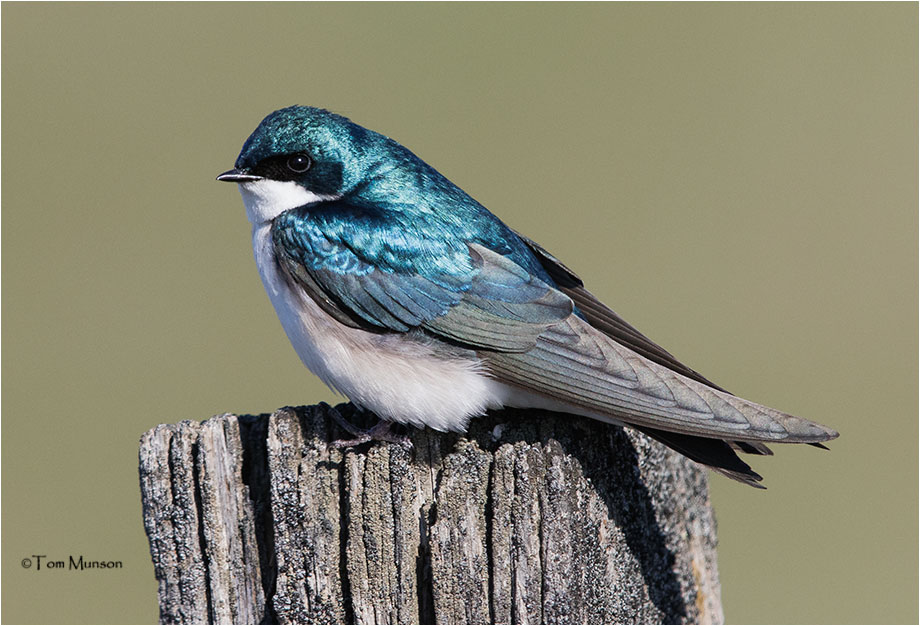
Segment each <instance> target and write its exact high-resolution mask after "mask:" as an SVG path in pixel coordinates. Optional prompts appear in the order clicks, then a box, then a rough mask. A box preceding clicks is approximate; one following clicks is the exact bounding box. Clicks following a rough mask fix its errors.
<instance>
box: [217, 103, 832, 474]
mask: <svg viewBox="0 0 920 626" xmlns="http://www.w3.org/2000/svg"><path fill="white" fill-rule="evenodd" d="M217 180H219V181H222V182H231V183H236V184H237V185H238V188H239V192H240V194H241V196H242V199H243V204H244V206H245V210H246V214H247V217H248V220H249V222H250V223H251V226H252V246H253V254H254V256H255V260H256V265H257V267H258V271H259V274H260V276H261V279H262V282H263V285H264V287H265V290H266V292H267V293H268V296H269V299H270V300H271V302H272V304H273V305H274V308H275V311H276V312H277V315H278V317H279V319H280V321H281V325H282V326H283V328H284V330H285V332H286V334H287V336H288V338H289V339H290V341H291V344H292V345H293V347H294V349H295V351H296V352H297V354H298V355H299V357H300V359H301V361H302V362H303V363H304V365H305V366H306V367H307V368H308V369H309V370H310V371H311V372H313V374H315V375H316V376H317V377H319V378H320V379H321V380H322V381H323V382H324V383H325V384H326V385H328V386H329V387H330V388H331V389H333V390H334V391H336V392H338V393H340V394H342V395H344V396H345V397H347V398H348V399H349V400H351V402H352V403H353V404H354V405H355V406H357V407H358V408H360V409H362V410H364V411H369V412H371V413H373V414H375V415H376V416H377V418H379V422H378V424H377V426H375V427H373V428H372V429H370V430H369V431H364V432H362V433H361V437H359V438H358V439H356V440H352V441H351V442H347V443H349V444H351V443H355V442H361V441H366V440H368V439H370V438H375V439H385V440H393V439H392V438H391V439H388V436H389V435H391V434H392V433H391V432H390V430H389V427H390V426H391V425H392V424H394V423H397V424H403V425H405V426H410V427H418V428H422V427H430V428H432V429H434V430H437V431H455V432H464V431H465V430H466V429H467V427H468V424H469V422H470V420H471V419H473V418H475V417H477V416H481V415H483V414H485V413H486V412H487V411H489V410H495V409H501V408H505V407H516V408H522V409H542V410H546V411H552V412H556V413H566V414H573V415H578V416H583V417H588V418H593V419H596V420H600V421H602V422H606V423H609V424H614V425H619V426H627V427H630V428H633V429H636V430H638V431H640V432H642V433H644V434H645V435H647V436H649V437H651V438H653V439H655V440H657V441H659V442H661V443H663V444H665V445H666V446H668V447H670V448H672V449H674V450H676V451H677V452H679V453H681V454H683V455H685V456H686V457H689V458H690V459H692V460H693V461H696V462H698V463H701V464H703V465H706V466H708V467H710V468H711V469H713V470H715V471H717V472H719V473H721V474H724V475H726V476H728V477H730V478H732V479H735V480H738V481H740V482H742V483H745V484H748V485H751V486H754V487H761V488H762V485H761V484H760V483H761V481H762V477H761V476H760V475H759V474H758V473H756V472H755V471H754V470H753V469H752V468H751V467H750V465H748V464H747V463H746V462H745V461H743V460H742V459H741V457H739V456H738V452H744V453H749V454H759V455H768V454H772V452H771V450H770V448H769V447H768V446H767V444H770V443H805V444H811V445H814V446H817V447H821V448H824V447H825V446H823V445H822V443H821V442H824V441H828V440H831V439H834V438H836V437H837V436H838V433H837V432H836V431H835V430H833V429H831V428H828V427H826V426H823V425H821V424H818V423H816V422H813V421H810V420H807V419H804V418H801V417H796V416H794V415H791V414H788V413H784V412H782V411H779V410H776V409H772V408H769V407H767V406H764V405H761V404H758V403H755V402H752V401H749V400H745V399H743V398H741V397H739V396H736V395H733V394H731V393H729V392H728V391H726V390H725V389H723V388H722V387H719V386H718V385H716V384H715V383H713V382H711V381H709V380H708V379H706V378H704V377H703V376H702V375H700V374H698V373H697V372H696V371H694V370H693V369H691V368H689V367H687V366H686V365H684V364H683V363H681V362H680V361H678V360H677V359H676V358H675V357H674V356H672V355H671V354H670V353H669V352H667V351H666V350H665V349H664V348H662V347H661V346H659V345H658V344H656V343H654V342H653V341H652V340H650V339H649V338H647V337H646V336H645V335H643V334H642V333H640V332H639V331H638V330H636V328H634V327H633V326H632V325H630V324H629V323H627V322H626V321H625V320H624V319H623V318H622V317H620V316H619V315H618V314H617V313H615V312H614V311H613V310H612V309H611V308H609V307H608V306H607V305H605V304H604V303H603V302H601V300H600V299H598V298H597V297H595V296H594V295H593V294H592V293H591V292H590V291H588V290H587V288H586V287H585V285H584V282H583V281H582V280H581V278H579V277H578V275H577V274H576V273H575V272H574V271H572V270H571V269H569V268H568V267H567V266H566V265H564V264H563V263H562V261H560V260H559V259H558V258H557V257H556V256H554V255H553V254H551V253H550V252H548V251H547V250H546V249H544V248H543V247H542V246H540V245H539V244H538V243H536V242H535V241H533V240H531V239H529V238H528V237H526V236H525V235H523V234H521V233H518V232H516V231H515V230H512V229H511V228H510V227H509V226H507V225H506V224H505V223H504V222H503V221H502V220H501V219H499V218H498V217H497V216H496V215H494V214H493V213H491V212H490V211H489V210H488V209H486V208H485V207H484V206H483V205H481V204H480V203H479V202H477V201H476V200H474V199H473V198H472V197H471V196H470V195H469V194H467V193H466V192H465V191H463V190H462V189H460V188H459V187H458V186H457V185H455V184H454V183H452V182H451V181H450V180H448V179H447V178H446V177H445V176H444V175H442V174H441V173H440V172H439V171H437V170H436V169H435V168H433V167H432V166H430V165H428V164H427V163H426V162H425V161H423V160H422V159H421V158H419V157H418V156H416V155H415V154H414V153H413V152H411V151H410V150H409V149H408V148H406V147H404V146H403V145H401V144H400V143H398V142H397V141H395V140H393V139H391V138H389V137H387V136H385V135H383V134H380V133H377V132H375V131H373V130H370V129H368V128H365V127H363V126H361V125H359V124H356V123H354V122H352V121H351V120H349V119H348V118H346V117H344V116H341V115H338V114H336V113H333V112H331V111H328V110H326V109H322V108H316V107H310V106H290V107H286V108H282V109H279V110H277V111H275V112H273V113H271V114H269V115H268V116H267V117H265V118H264V119H263V120H262V122H261V123H260V124H259V125H258V127H257V128H256V129H255V130H254V131H253V132H252V134H251V135H250V136H249V137H248V138H247V139H246V141H245V143H244V144H243V147H242V150H241V151H240V153H239V156H238V157H237V159H236V161H235V163H234V167H233V169H231V170H229V171H226V172H224V173H222V174H220V175H219V176H218V177H217ZM353 432H354V431H353Z"/></svg>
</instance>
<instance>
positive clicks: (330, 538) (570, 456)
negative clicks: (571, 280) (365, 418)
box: [140, 405, 722, 624]
mask: <svg viewBox="0 0 920 626" xmlns="http://www.w3.org/2000/svg"><path fill="white" fill-rule="evenodd" d="M339 410H340V411H341V412H342V413H343V414H345V415H346V416H348V415H349V414H350V412H351V407H350V405H344V406H341V407H339ZM329 411H330V408H329V407H328V406H326V405H319V406H313V407H302V408H296V409H293V408H284V409H280V410H278V411H276V412H275V413H273V414H271V415H261V416H234V415H220V416H217V417H213V418H211V419H209V420H207V421H205V422H204V423H197V422H181V423H179V424H175V425H161V426H158V427H156V428H154V429H153V430H151V431H149V432H148V433H147V434H145V435H144V437H143V438H142V440H141V446H140V479H141V494H142V498H143V511H144V525H145V527H146V530H147V536H148V537H149V539H150V551H151V554H152V556H153V563H154V570H155V573H156V577H157V580H158V581H159V599H160V621H161V622H162V623H187V622H215V623H260V622H261V623H361V624H371V623H377V624H384V623H394V624H395V623H423V624H424V623H448V624H466V623H534V622H536V623H550V624H553V623H559V624H562V623H567V624H580V623H612V622H613V623H690V622H702V623H706V622H709V623H719V622H721V621H722V610H721V604H720V599H719V578H718V572H717V568H716V552H715V544H716V539H715V520H714V518H713V513H712V508H711V506H710V502H709V496H708V485H707V477H706V470H705V469H703V468H701V467H699V466H697V465H695V464H694V463H693V462H691V461H689V460H687V459H685V458H684V457H682V456H680V455H679V454H676V453H674V452H671V451H670V450H668V449H667V448H665V447H664V446H661V445H659V444H657V443H655V442H652V441H650V440H648V439H647V438H646V437H644V436H643V435H640V434H637V433H635V432H632V431H626V430H624V429H621V428H617V427H612V426H608V425H604V424H601V423H598V422H594V421H593V420H588V419H581V418H566V417H561V416H557V415H551V414H545V413H541V412H518V411H502V412H497V413H494V414H490V415H489V416H486V417H483V418H480V419H477V420H474V421H473V424H472V426H471V429H470V432H469V433H468V434H467V435H464V436H459V435H456V434H443V433H436V432H433V431H430V430H425V431H412V432H411V433H410V435H411V438H412V441H413V444H414V449H413V450H412V451H407V450H405V449H403V448H401V447H400V446H397V445H392V444H387V443H374V444H368V445H364V446H361V447H358V448H355V449H346V450H338V449H335V448H331V447H329V446H328V442H329V441H330V440H333V439H336V438H340V437H345V436H347V434H346V433H344V432H341V431H340V430H339V429H338V427H336V426H334V425H333V421H332V419H331V418H330V417H329Z"/></svg>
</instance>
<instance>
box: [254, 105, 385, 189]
mask: <svg viewBox="0 0 920 626" xmlns="http://www.w3.org/2000/svg"><path fill="white" fill-rule="evenodd" d="M384 139H385V138H383V137H381V136H380V135H377V133H373V132H372V131H369V130H367V129H366V128H363V127H361V126H358V125H357V124H353V123H352V122H351V121H350V120H348V119H347V118H344V117H342V116H341V115H336V114H335V113H331V112H329V111H326V110H324V109H317V108H314V107H306V106H292V107H287V108H285V109H281V110H279V111H275V112H274V113H272V114H271V115H269V116H268V117H266V118H265V119H264V120H262V122H261V123H260V124H259V126H258V127H257V128H256V129H255V130H254V131H253V132H252V134H251V135H250V136H249V138H248V139H247V140H246V143H245V144H243V149H242V150H241V151H240V155H239V157H238V158H237V159H236V171H237V172H239V173H240V174H245V175H248V176H259V177H261V178H266V179H270V180H277V181H293V182H296V183H298V184H299V185H301V186H303V187H305V188H307V189H309V190H310V191H312V192H313V193H316V194H320V195H341V194H343V193H345V192H347V191H348V190H349V189H351V188H353V187H354V186H355V185H356V184H358V183H359V182H360V180H361V179H362V178H363V176H364V162H365V160H366V159H365V157H366V156H367V153H368V151H369V150H373V149H374V148H375V146H378V145H379V144H381V143H383V141H382V140H384ZM237 182H238V181H237Z"/></svg>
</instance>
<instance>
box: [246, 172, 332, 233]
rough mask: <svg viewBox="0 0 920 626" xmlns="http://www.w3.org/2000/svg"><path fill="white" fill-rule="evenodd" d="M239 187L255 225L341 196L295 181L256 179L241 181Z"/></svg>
mask: <svg viewBox="0 0 920 626" xmlns="http://www.w3.org/2000/svg"><path fill="white" fill-rule="evenodd" d="M239 188H240V195H241V196H243V204H244V205H245V206H246V217H248V218H249V222H250V223H251V224H252V225H253V226H258V225H260V224H265V223H268V222H270V221H272V220H273V219H275V218H276V217H278V216H279V215H281V214H282V213H284V212H285V211H290V210H291V209H296V208H297V207H301V206H304V205H305V204H314V203H316V202H323V201H328V200H338V199H339V198H340V197H341V196H335V195H331V194H323V193H313V192H312V191H310V190H309V189H305V188H304V187H301V186H300V185H298V184H297V183H295V182H293V181H280V180H268V179H262V180H254V181H251V182H248V183H240V184H239Z"/></svg>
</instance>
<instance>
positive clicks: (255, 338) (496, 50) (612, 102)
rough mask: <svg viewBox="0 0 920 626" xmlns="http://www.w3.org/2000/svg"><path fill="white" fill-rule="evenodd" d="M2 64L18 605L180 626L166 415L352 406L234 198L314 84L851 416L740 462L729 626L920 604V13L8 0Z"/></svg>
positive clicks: (669, 314)
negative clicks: (163, 474)
mask: <svg viewBox="0 0 920 626" xmlns="http://www.w3.org/2000/svg"><path fill="white" fill-rule="evenodd" d="M2 65H3V68H2V69H3V74H2V88H3V101H2V104H3V108H2V123H3V127H2V130H3V137H2V144H3V145H2V148H3V155H2V156H3V159H2V182H3V186H2V203H3V207H2V208H3V224H2V225H3V230H2V262H3V264H2V278H3V281H2V296H3V328H2V341H3V354H2V357H3V360H2V365H3V431H2V434H3V438H2V470H3V473H2V476H3V482H2V496H3V499H2V505H3V519H2V522H3V524H2V532H3V536H2V540H3V545H2V548H3V564H2V574H3V580H4V585H3V590H2V607H3V608H2V620H3V621H4V622H25V623H36V622H43V621H50V622H86V623H90V622H102V623H105V622H122V621H129V622H154V621H155V620H156V619H157V604H156V583H155V581H154V577H153V568H152V566H151V563H150V558H149V553H148V550H147V542H146V538H145V535H144V531H143V526H142V523H141V508H140V501H139V492H138V478H137V442H138V438H139V437H140V436H141V434H142V433H143V432H144V431H145V430H147V429H149V428H152V427H153V426H155V425H156V424H158V423H161V422H176V421H179V420H182V419H195V420H201V419H205V418H207V417H209V416H210V415H212V414H215V413H221V412H224V411H232V412H265V411H270V410H272V409H275V408H277V407H280V406H284V405H288V404H311V403H315V402H318V401H320V400H327V401H331V400H333V399H334V397H333V395H332V394H331V393H330V392H329V391H327V390H326V389H325V388H324V387H323V386H322V385H321V384H320V383H319V382H318V381H317V380H316V379H314V378H313V377H312V376H311V375H310V374H309V373H308V372H307V371H306V370H305V369H304V368H303V367H302V366H301V364H300V362H299V361H298V359H297V357H296V355H295V354H294V352H293V350H292V349H291V347H290V346H289V345H288V342H287V339H286V338H285V336H284V333H283V332H282V330H281V327H280V325H279V323H278V321H277V319H276V317H275V314H274V312H273V310H272V308H271V305H270V303H269V301H268V298H267V297H266V296H265V294H264V292H263V289H262V286H261V284H260V281H259V278H258V275H257V272H256V269H255V265H254V263H253V260H252V252H251V248H250V242H249V226H248V224H247V222H246V218H245V216H244V213H243V207H242V203H241V201H240V198H239V194H238V193H237V191H236V189H235V188H234V187H233V186H232V185H227V184H220V183H217V182H214V176H215V175H216V174H218V173H219V172H221V171H223V170H225V169H228V168H230V167H231V166H232V164H233V161H234V159H235V157H236V155H237V152H238V151H239V148H240V146H241V145H242V142H243V140H244V139H245V138H246V136H247V135H248V134H249V133H250V132H251V131H252V129H253V128H254V127H255V126H256V124H258V122H259V120H261V118H262V117H263V116H265V115H266V114H268V113H269V112H270V111H272V110H274V109H277V108H280V107H282V106H287V105H290V104H295V103H300V104H312V105H317V106H324V107H327V108H330V109H332V110H335V111H337V112H340V113H343V114H345V115H348V116H350V117H352V118H353V119H354V120H355V121H357V122H358V123H360V124H363V125H365V126H368V127H370V128H373V129H375V130H378V131H380V132H383V133H384V134H387V135H390V136H391V137H394V138H396V139H397V140H398V141H400V142H401V143H403V144H405V145H407V146H408V147H410V148H411V149H412V150H414V151H415V152H416V153H417V154H418V155H419V156H421V157H422V158H423V159H425V160H427V161H428V162H429V163H431V164H432V165H434V166H435V167H436V168H438V169H439V170H440V171H441V172H443V173H444V174H445V175H447V176H448V177H449V178H451V179H452V180H453V181H454V182H456V183H457V184H459V185H460V186H461V187H462V188H464V189H465V190H466V191H468V192H469V193H470V194H471V195H473V196H474V197H475V198H477V199H478V200H479V201H481V202H482V203H483V204H485V205H486V206H487V207H489V208H490V209H491V210H492V211H493V212H495V213H497V214H498V215H499V216H501V217H502V218H503V219H505V220H506V221H507V222H508V223H509V224H510V225H512V226H513V227H515V228H517V229H519V230H522V231H523V232H525V233H527V234H528V235H530V236H531V237H533V238H535V239H536V240H538V241H540V242H541V243H543V244H544V245H545V246H546V247H547V248H548V249H549V250H551V251H552V252H554V253H555V254H557V255H558V256H560V257H561V258H562V259H563V260H564V261H565V262H566V263H567V264H568V265H570V266H571V267H572V268H574V269H575V270H576V271H577V272H579V273H580V274H581V275H582V277H583V278H584V279H585V281H586V282H587V283H588V285H589V287H591V288H592V289H593V290H594V291H595V293H597V294H598V295H599V296H600V297H601V298H602V299H604V300H605V301H606V302H608V303H609V304H610V305H611V306H612V307H613V308H614V309H616V310H617V311H618V312H619V313H621V314H622V315H623V316H624V317H626V318H627V319H628V320H630V321H632V322H633V323H634V324H635V325H637V326H638V327H639V328H640V330H642V331H643V332H645V333H647V334H648V335H649V336H651V337H652V338H653V339H655V340H657V341H658V342H660V343H661V344H663V345H664V346H665V347H667V348H668V349H670V350H671V351H672V352H673V353H674V354H675V355H677V356H678V358H681V359H682V360H684V361H685V362H687V363H688V364H689V365H691V366H692V367H694V368H696V369H697V370H699V371H700V372H703V373H704V374H705V375H707V376H708V377H710V378H712V379H713V380H715V381H717V382H718V383H720V384H721V385H724V386H725V387H727V388H728V389H731V390H732V391H734V392H735V393H738V394H740V395H743V396H745V397H747V398H750V399H753V400H756V401H760V402H763V403H766V404H769V405H772V406H775V407H777V408H781V409H784V410H787V411H790V412H793V413H796V414H799V415H803V416H807V417H809V418H812V419H814V420H817V421H820V422H822V423H825V424H828V425H832V426H834V427H836V428H837V429H838V430H839V431H840V432H841V433H842V435H841V438H840V439H839V440H838V441H835V442H833V443H832V444H831V448H832V450H831V451H830V452H822V451H819V450H816V449H813V448H808V447H804V446H798V447H782V446H779V448H780V449H779V450H778V451H777V454H776V457H774V458H765V459H762V458H755V459H753V460H754V461H755V466H756V469H758V470H759V471H760V472H761V473H763V474H764V475H765V477H766V484H767V485H768V486H769V490H768V491H766V492H762V491H755V490H753V489H750V488H747V487H744V486H742V485H739V484H736V483H733V482H731V481H729V480H727V479H725V478H722V477H720V476H717V475H714V476H713V477H712V481H711V483H712V493H713V500H714V503H715V506H716V512H717V515H718V519H719V534H720V549H719V562H720V568H721V576H722V594H723V602H724V607H725V614H726V618H727V619H728V620H729V621H731V622H757V623H777V622H806V623H807V622H847V623H861V622H873V623H874V622H905V623H908V622H914V623H916V621H917V619H918V613H917V588H918V580H917V571H918V567H917V565H918V564H917V554H918V552H917V510H918V508H917V505H918V502H917V494H918V484H917V467H918V465H917V461H918V459H917V441H918V432H917V417H918V410H917V409H918V407H917V375H918V372H917V345H918V336H917V297H918V291H917V286H918V280H917V278H918V277H917V232H918V223H917V216H918V197H917V171H918V163H917V136H918V135H917V131H918V129H917V89H918V85H917V75H918V68H917V5H916V3H899V4H825V3H817V4H772V5H764V4H745V5H741V4H696V3H691V4H663V3H662V4H590V5H587V4H566V5H561V4H539V5H536V4H505V5H491V4H489V5H486V4H436V5H434V4H432V5H429V4H400V5H393V4H260V5H251V4H194V5H189V4H140V3H139V4H132V5H130V6H129V5H126V4H105V5H98V4H40V5H38V4H9V3H5V4H4V5H3V7H2ZM34 554H43V555H47V556H48V558H61V559H66V558H67V557H68V556H69V555H75V556H78V555H85V556H86V557H87V558H91V559H105V560H110V559H111V560H121V561H123V562H124V568H123V569H121V570H115V571H84V572H70V571H53V570H47V569H43V570H41V571H36V570H35V568H34V567H33V568H31V569H24V568H23V567H22V566H21V561H22V559H23V558H27V557H31V555H34Z"/></svg>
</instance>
